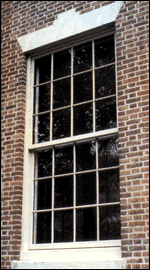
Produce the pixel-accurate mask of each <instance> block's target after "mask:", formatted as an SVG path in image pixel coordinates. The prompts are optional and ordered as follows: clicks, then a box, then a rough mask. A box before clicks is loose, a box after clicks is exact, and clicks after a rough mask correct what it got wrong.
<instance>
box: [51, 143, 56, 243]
mask: <svg viewBox="0 0 150 270" xmlns="http://www.w3.org/2000/svg"><path fill="white" fill-rule="evenodd" d="M54 151H55V150H54V147H53V148H52V214H51V215H52V217H51V218H52V227H51V242H52V243H54V173H55V152H54Z"/></svg>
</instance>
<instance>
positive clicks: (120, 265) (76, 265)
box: [12, 259, 125, 269]
mask: <svg viewBox="0 0 150 270" xmlns="http://www.w3.org/2000/svg"><path fill="white" fill-rule="evenodd" d="M12 269H125V262H124V260H123V259H120V260H106V261H104V260H103V261H102V260H94V261H93V260H88V261H87V260H86V261H84V260H82V261H69V262H24V261H22V262H21V261H13V262H12Z"/></svg>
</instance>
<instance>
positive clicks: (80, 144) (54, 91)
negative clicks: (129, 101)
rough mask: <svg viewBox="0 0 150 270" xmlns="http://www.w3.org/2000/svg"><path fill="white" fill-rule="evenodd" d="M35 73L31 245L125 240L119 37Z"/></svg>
mask: <svg viewBox="0 0 150 270" xmlns="http://www.w3.org/2000/svg"><path fill="white" fill-rule="evenodd" d="M34 67H35V68H34V70H35V72H34V85H33V92H34V105H33V116H32V119H33V147H32V148H33V150H34V179H33V187H34V194H33V198H34V199H33V201H34V202H33V209H32V210H33V211H32V221H33V222H32V224H33V226H32V231H33V239H32V243H33V244H44V243H47V244H53V243H65V242H84V241H100V240H113V239H114V240H115V239H120V202H119V156H118V138H117V112H116V81H115V44H114V36H113V35H112V36H109V37H105V38H100V39H99V38H97V39H94V40H92V41H88V42H85V43H83V44H78V45H75V46H73V47H70V48H65V49H64V50H61V51H57V52H54V53H52V54H49V55H46V56H44V57H40V58H36V59H35V65H34Z"/></svg>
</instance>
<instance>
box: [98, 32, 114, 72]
mask: <svg viewBox="0 0 150 270" xmlns="http://www.w3.org/2000/svg"><path fill="white" fill-rule="evenodd" d="M114 62H115V47H114V37H113V36H112V37H110V38H105V39H98V40H96V41H95V66H96V67H100V66H104V65H108V64H110V63H114Z"/></svg>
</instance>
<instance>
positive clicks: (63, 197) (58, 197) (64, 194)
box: [55, 176, 73, 208]
mask: <svg viewBox="0 0 150 270" xmlns="http://www.w3.org/2000/svg"><path fill="white" fill-rule="evenodd" d="M69 206H73V176H65V177H59V178H55V207H56V208H58V207H69Z"/></svg>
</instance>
